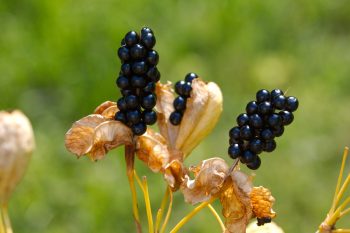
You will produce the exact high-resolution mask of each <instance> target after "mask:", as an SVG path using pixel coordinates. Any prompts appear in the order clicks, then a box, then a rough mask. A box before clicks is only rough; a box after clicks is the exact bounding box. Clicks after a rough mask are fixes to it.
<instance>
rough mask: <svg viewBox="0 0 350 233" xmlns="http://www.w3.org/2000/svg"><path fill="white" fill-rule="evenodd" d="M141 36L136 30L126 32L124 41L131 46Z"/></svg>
mask: <svg viewBox="0 0 350 233" xmlns="http://www.w3.org/2000/svg"><path fill="white" fill-rule="evenodd" d="M139 39H140V36H139V35H138V34H137V33H136V32H135V31H130V32H128V33H126V35H125V37H124V42H125V44H126V45H127V46H129V47H131V46H133V45H135V44H137V43H138V42H139Z"/></svg>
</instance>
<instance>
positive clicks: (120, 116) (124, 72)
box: [115, 27, 160, 135]
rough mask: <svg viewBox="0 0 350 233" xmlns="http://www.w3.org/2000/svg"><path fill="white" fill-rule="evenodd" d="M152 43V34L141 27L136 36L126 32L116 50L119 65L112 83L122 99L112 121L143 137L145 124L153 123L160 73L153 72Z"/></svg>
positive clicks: (155, 55) (155, 60)
mask: <svg viewBox="0 0 350 233" xmlns="http://www.w3.org/2000/svg"><path fill="white" fill-rule="evenodd" d="M155 44H156V38H155V36H154V34H153V31H152V30H151V29H150V28H147V27H144V28H142V29H141V34H140V35H139V34H138V33H137V32H135V31H130V32H128V33H126V35H125V37H124V39H123V40H122V42H121V47H120V48H119V49H118V56H119V58H120V60H121V62H122V65H121V70H120V73H119V77H118V78H117V81H116V83H117V86H118V87H119V88H120V91H121V94H122V97H121V98H120V99H118V101H117V106H118V108H119V112H117V113H116V115H115V120H118V121H121V122H123V123H124V124H126V125H127V126H129V127H130V128H131V129H132V131H133V133H134V134H135V135H142V134H144V133H145V132H146V129H147V125H152V124H154V123H155V122H156V121H157V114H156V112H155V111H153V108H154V106H155V105H156V95H155V87H156V82H158V81H159V79H160V73H159V71H158V69H157V64H158V60H159V55H158V53H157V51H155V50H153V49H152V48H153V46H154V45H155Z"/></svg>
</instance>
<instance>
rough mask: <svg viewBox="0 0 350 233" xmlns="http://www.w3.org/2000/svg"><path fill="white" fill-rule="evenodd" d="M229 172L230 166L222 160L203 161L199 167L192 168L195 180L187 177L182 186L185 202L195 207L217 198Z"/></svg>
mask: <svg viewBox="0 0 350 233" xmlns="http://www.w3.org/2000/svg"><path fill="white" fill-rule="evenodd" d="M228 170H229V168H228V165H227V164H226V162H225V161H224V160H223V159H221V158H211V159H207V160H203V161H202V162H201V163H200V164H199V165H198V166H194V167H191V168H190V171H192V172H194V175H195V178H194V180H191V179H190V178H189V177H188V176H187V175H186V176H185V182H184V183H183V185H182V186H181V191H182V192H183V194H184V197H185V201H186V202H188V203H190V204H192V205H194V204H196V203H198V202H203V201H208V200H209V199H210V198H211V197H213V196H216V195H217V194H218V193H219V192H220V190H221V188H222V187H223V184H224V181H225V178H226V176H227V172H228Z"/></svg>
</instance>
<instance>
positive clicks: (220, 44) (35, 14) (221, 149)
mask: <svg viewBox="0 0 350 233" xmlns="http://www.w3.org/2000/svg"><path fill="white" fill-rule="evenodd" d="M145 25H147V26H150V27H151V28H152V29H154V31H155V34H156V37H157V41H158V42H157V46H156V49H157V51H158V52H159V53H160V64H159V69H160V71H161V73H162V80H163V81H165V80H170V81H173V82H174V81H176V80H179V79H183V77H184V75H185V74H186V73H187V72H189V71H195V72H197V73H198V74H200V75H201V76H202V77H203V78H204V79H205V80H213V81H215V82H217V83H218V84H219V85H220V86H221V87H222V91H223V94H224V101H225V102H224V113H223V115H222V117H221V119H220V122H219V124H218V127H217V128H216V129H215V130H214V132H213V134H212V135H211V136H209V137H208V138H207V139H206V140H205V142H204V143H202V144H201V145H200V146H199V147H198V148H197V149H196V150H195V151H194V153H193V155H191V156H190V157H189V159H188V161H187V163H188V164H197V163H198V162H199V161H200V160H202V159H205V158H209V157H213V156H221V157H224V158H226V159H227V161H230V160H229V159H228V156H227V151H226V150H227V147H228V142H227V141H228V135H227V134H228V129H229V128H230V127H232V126H233V125H234V124H235V118H236V116H237V115H238V114H239V113H241V112H242V111H244V108H245V104H246V103H247V102H248V101H249V100H251V99H253V98H254V96H255V92H256V90H257V89H260V88H267V89H273V88H281V89H283V90H287V89H288V93H289V94H290V95H295V96H297V97H298V98H299V101H300V107H299V110H298V111H297V112H296V114H295V117H296V119H295V123H293V125H291V126H289V127H288V128H287V129H286V132H285V136H283V137H282V138H281V139H278V140H277V143H278V147H277V149H276V151H275V152H274V153H272V154H264V155H263V156H262V166H261V168H260V169H259V170H258V171H257V172H256V174H257V177H256V179H255V184H256V185H264V186H265V187H268V188H270V189H271V190H272V193H273V195H274V196H275V198H276V200H277V201H276V204H275V210H276V211H277V213H278V217H277V219H276V222H277V223H278V224H280V225H281V226H282V227H283V228H284V229H285V231H286V232H313V231H315V230H316V228H317V226H318V225H319V223H320V222H321V221H322V220H323V218H324V217H325V214H326V212H327V210H328V209H329V206H330V204H331V199H332V195H333V190H334V187H335V183H336V177H337V173H338V168H339V166H340V162H341V154H342V149H343V147H344V146H345V145H349V137H350V117H349V114H350V107H349V106H350V92H349V85H350V78H349V77H350V68H349V67H350V66H349V64H350V46H349V41H350V4H348V1H346V0H339V1H327V0H319V1H300V0H297V1H291V0H287V1H277V0H267V1H257V0H253V1H227V0H223V1H209V0H205V1H203V0H201V1H200V0H195V1H185V0H173V1H159V0H158V1H156V0H153V1H151V0H146V1H142V2H141V1H136V0H128V1H112V0H104V1H89V0H86V1H67V0H52V1H40V0H28V1H18V0H5V1H1V2H0V28H1V36H0V70H1V75H0V76H1V85H0V93H1V98H0V108H1V109H14V108H19V109H22V110H23V111H24V113H25V114H27V115H28V116H29V118H30V119H31V121H32V123H33V126H34V130H35V134H36V139H37V150H36V151H35V153H34V155H33V160H32V161H31V164H30V167H29V169H28V173H27V175H26V177H25V179H24V180H23V182H22V183H21V185H20V186H19V187H18V189H17V190H16V192H15V195H14V196H13V198H12V202H11V203H10V215H11V217H12V221H13V227H14V231H15V232H21V233H26V232H28V233H31V232H48V233H56V232H57V233H58V232H84V233H88V232H134V224H133V220H132V210H131V198H130V191H129V188H128V185H127V178H126V175H125V166H124V161H123V156H122V155H123V151H122V149H118V150H116V151H114V152H112V153H110V154H108V156H107V157H106V158H105V159H104V160H102V161H100V162H98V163H91V162H90V161H88V159H87V158H84V159H80V160H79V161H78V160H76V159H75V158H74V156H73V155H71V154H69V153H68V152H66V150H65V148H64V141H63V139H64V134H65V132H66V131H67V130H68V129H69V128H70V126H71V123H72V122H74V121H75V120H77V119H79V118H81V117H83V116H85V115H88V114H89V113H91V112H92V110H93V109H94V108H95V106H97V105H98V104H100V103H101V102H103V101H105V100H116V99H117V98H118V96H119V92H118V91H117V89H116V88H115V86H114V81H115V78H116V76H117V74H118V72H119V65H120V63H119V61H118V59H117V56H116V51H117V48H118V46H119V43H120V40H121V38H122V37H123V36H124V34H125V33H126V32H127V31H128V30H130V29H134V30H139V29H140V28H141V27H142V26H145ZM230 162H231V161H230ZM137 167H138V169H139V170H140V172H139V173H140V174H145V175H147V176H148V177H149V180H150V182H149V183H150V193H151V197H152V204H153V208H158V206H159V204H160V200H161V195H162V191H163V190H164V189H165V187H164V183H163V181H162V178H161V176H160V175H156V174H152V173H151V172H150V171H149V170H148V169H146V168H145V166H144V165H143V164H141V163H140V162H138V163H137ZM348 167H349V165H348ZM140 201H141V204H140V209H141V212H142V213H143V214H142V216H141V217H142V218H143V222H144V225H145V229H146V227H147V226H146V216H145V213H144V212H143V211H142V210H144V205H143V204H142V202H143V201H142V200H141V199H140ZM217 207H218V206H217ZM191 208H192V207H190V206H188V205H187V204H184V203H183V198H182V197H181V195H180V194H175V204H174V209H175V212H174V215H172V218H171V221H170V225H171V226H173V225H174V224H176V222H177V221H178V220H179V219H180V217H181V216H183V215H185V214H186V213H187V212H188V211H189V210H190V209H191ZM347 222H349V221H347ZM345 223H346V221H345ZM347 226H349V225H347ZM219 231H220V228H219V226H218V225H217V223H216V222H215V221H214V219H213V218H212V216H211V214H210V213H209V211H203V213H200V214H199V215H198V216H196V217H195V218H194V219H193V222H191V224H188V225H186V226H185V228H184V230H183V232H203V233H204V232H208V233H209V232H210V233H211V232H219Z"/></svg>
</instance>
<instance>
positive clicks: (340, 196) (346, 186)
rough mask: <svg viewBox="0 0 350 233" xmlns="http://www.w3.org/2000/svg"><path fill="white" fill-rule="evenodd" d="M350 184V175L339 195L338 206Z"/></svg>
mask: <svg viewBox="0 0 350 233" xmlns="http://www.w3.org/2000/svg"><path fill="white" fill-rule="evenodd" d="M349 183H350V173H349V174H348V176H347V177H346V179H345V181H344V183H343V185H342V187H341V189H340V191H339V193H338V196H337V200H336V202H335V204H336V206H337V205H338V203H339V201H340V199H341V198H342V197H343V194H344V192H345V190H346V189H347V188H348V186H349Z"/></svg>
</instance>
